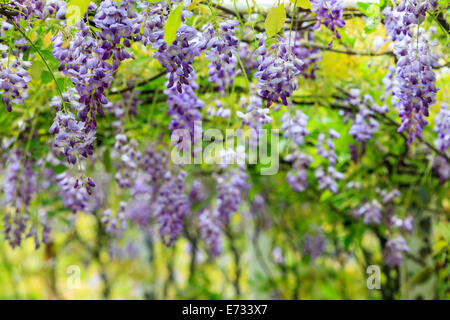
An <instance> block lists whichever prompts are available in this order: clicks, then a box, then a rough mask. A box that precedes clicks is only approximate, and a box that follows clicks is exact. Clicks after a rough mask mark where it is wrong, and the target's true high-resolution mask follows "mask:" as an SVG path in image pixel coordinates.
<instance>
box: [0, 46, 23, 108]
mask: <svg viewBox="0 0 450 320" xmlns="http://www.w3.org/2000/svg"><path fill="white" fill-rule="evenodd" d="M7 49H8V47H7V46H4V45H2V44H0V52H1V59H0V95H1V96H2V102H3V103H4V104H5V105H6V110H8V111H9V112H11V110H12V105H13V103H17V104H22V103H23V100H24V99H26V98H28V94H27V89H28V83H29V82H30V81H31V76H30V75H29V73H28V71H27V69H26V68H29V67H31V62H29V61H23V60H22V58H20V57H19V56H17V57H11V56H10V57H8V54H7V52H4V50H7Z"/></svg>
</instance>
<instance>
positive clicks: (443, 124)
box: [434, 102, 450, 152]
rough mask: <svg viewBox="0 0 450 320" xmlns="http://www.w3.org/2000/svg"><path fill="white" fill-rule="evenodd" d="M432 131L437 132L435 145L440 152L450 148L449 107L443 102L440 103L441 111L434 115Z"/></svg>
mask: <svg viewBox="0 0 450 320" xmlns="http://www.w3.org/2000/svg"><path fill="white" fill-rule="evenodd" d="M434 132H436V133H437V138H436V145H437V147H438V148H439V150H441V151H442V152H446V151H447V150H448V149H449V148H450V109H449V108H448V105H447V104H446V103H445V102H444V103H442V105H441V111H440V112H439V114H438V115H437V116H436V125H435V127H434Z"/></svg>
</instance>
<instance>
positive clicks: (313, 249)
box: [303, 234, 326, 260]
mask: <svg viewBox="0 0 450 320" xmlns="http://www.w3.org/2000/svg"><path fill="white" fill-rule="evenodd" d="M325 248H326V239H325V237H324V236H322V235H321V234H317V235H312V234H306V235H305V236H304V237H303V250H304V251H305V253H306V254H307V255H309V256H310V257H311V259H312V260H316V259H317V258H318V257H320V256H321V255H322V254H323V253H324V251H325Z"/></svg>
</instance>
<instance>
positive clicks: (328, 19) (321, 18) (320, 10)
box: [311, 0, 345, 39]
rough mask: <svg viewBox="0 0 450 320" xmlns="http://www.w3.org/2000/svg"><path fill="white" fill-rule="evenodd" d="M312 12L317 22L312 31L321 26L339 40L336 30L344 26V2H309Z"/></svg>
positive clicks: (323, 0)
mask: <svg viewBox="0 0 450 320" xmlns="http://www.w3.org/2000/svg"><path fill="white" fill-rule="evenodd" d="M311 6H312V12H314V13H315V14H316V19H317V22H316V24H315V25H314V27H313V28H314V29H318V28H319V27H320V25H321V24H323V25H324V26H325V27H327V28H328V29H330V30H331V31H333V32H334V33H335V35H336V37H337V38H338V39H340V38H341V35H340V34H339V32H338V30H337V28H342V27H343V26H345V20H344V19H343V15H344V2H343V1H342V0H311Z"/></svg>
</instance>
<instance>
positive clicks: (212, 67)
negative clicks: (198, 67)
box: [204, 20, 239, 94]
mask: <svg viewBox="0 0 450 320" xmlns="http://www.w3.org/2000/svg"><path fill="white" fill-rule="evenodd" d="M238 24H239V22H238V21H236V20H228V21H224V22H221V23H220V24H219V27H218V32H217V33H216V31H215V30H214V27H212V26H211V27H209V28H207V29H206V31H205V32H204V37H205V40H204V41H205V42H206V46H207V48H208V49H207V51H206V55H205V57H206V59H207V60H209V61H210V63H209V66H208V67H209V72H208V74H209V80H210V81H211V82H212V83H214V84H215V85H216V86H217V89H218V90H219V92H221V93H222V94H225V87H226V86H228V85H231V84H233V81H234V77H235V65H236V63H237V59H236V54H237V51H238V45H239V39H238V38H237V37H236V35H235V33H236V31H235V27H236V26H237V25H238Z"/></svg>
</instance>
